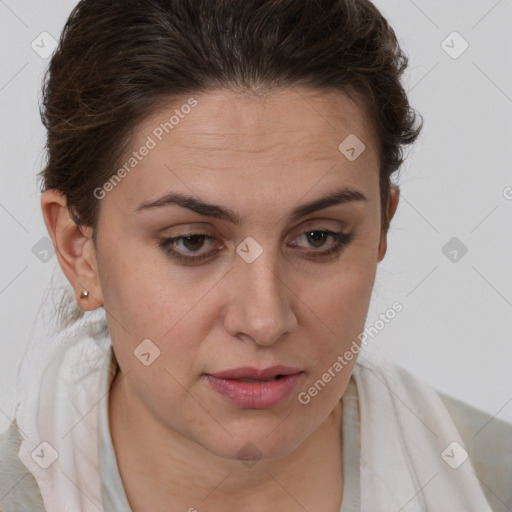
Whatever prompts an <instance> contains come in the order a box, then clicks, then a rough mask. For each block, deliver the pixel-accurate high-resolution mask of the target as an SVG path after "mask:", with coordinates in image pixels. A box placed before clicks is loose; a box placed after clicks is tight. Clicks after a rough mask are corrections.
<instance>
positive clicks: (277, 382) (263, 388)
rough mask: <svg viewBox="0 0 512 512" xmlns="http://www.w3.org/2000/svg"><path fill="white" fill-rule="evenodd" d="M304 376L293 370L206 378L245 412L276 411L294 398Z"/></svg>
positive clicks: (253, 370) (227, 373)
mask: <svg viewBox="0 0 512 512" xmlns="http://www.w3.org/2000/svg"><path fill="white" fill-rule="evenodd" d="M303 375H304V373H303V372H302V371H301V370H300V369H298V368H292V367H290V366H272V367H270V368H265V369H257V368H251V367H243V368H236V369H233V370H226V371H222V372H217V373H213V374H206V375H204V379H205V380H206V382H207V383H208V384H209V386H210V387H211V389H213V390H214V391H216V392H217V393H219V394H220V395H222V396H223V397H224V398H226V399H228V400H229V401H230V402H231V403H233V404H235V405H236V406H238V407H241V408H245V409H267V408H270V407H275V406H277V405H278V404H280V403H281V402H283V401H284V400H285V399H286V398H288V397H289V396H290V394H291V393H292V391H293V390H294V389H295V388H296V386H297V384H298V382H299V381H300V380H301V378H302V376H303Z"/></svg>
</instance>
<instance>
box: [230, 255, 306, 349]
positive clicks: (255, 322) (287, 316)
mask: <svg viewBox="0 0 512 512" xmlns="http://www.w3.org/2000/svg"><path fill="white" fill-rule="evenodd" d="M235 266H236V267H237V268H236V269H233V270H234V271H233V272H231V277H230V283H229V286H230V288H231V292H232V293H230V294H229V295H230V303H229V304H227V309H226V310H225V313H224V325H225V328H226V330H227V331H228V332H229V333H230V334H231V335H232V336H236V337H239V338H240V337H241V338H249V339H251V340H252V341H253V342H254V343H256V344H258V345H260V346H266V347H268V346H271V345H273V344H275V343H276V342H277V341H279V339H281V338H282V336H283V335H284V334H286V333H289V332H293V331H294V330H295V328H296V326H297V318H296V316H295V313H294V311H293V303H291V302H290V301H291V300H293V299H292V297H294V295H293V293H292V292H291V290H290V288H291V287H290V286H289V284H288V283H286V282H285V280H284V279H283V276H281V275H279V269H278V268H277V266H276V265H275V264H273V258H272V256H271V255H270V254H268V253H267V254H266V253H265V252H264V253H263V254H262V255H260V256H259V257H258V258H257V259H256V260H255V261H253V262H252V263H247V262H246V261H244V260H242V259H241V258H240V259H239V260H238V261H237V262H236V263H235Z"/></svg>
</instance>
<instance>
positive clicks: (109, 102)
mask: <svg viewBox="0 0 512 512" xmlns="http://www.w3.org/2000/svg"><path fill="white" fill-rule="evenodd" d="M406 67H407V57H406V56H405V55H404V53H403V52H402V50H401V48H400V46H399V44H398V41H397V38H396V36H395V33H394V31H393V29H392V28H391V27H390V26H389V24H388V22H387V21H386V19H385V18H384V17H383V16H382V14H381V13H380V12H379V10H378V9H377V8H376V7H375V6H374V5H373V4H372V3H371V2H370V1H368V0H321V1H318V0H82V1H81V2H79V3H78V5H77V6H76V7H75V9H74V10H73V12H72V13H71V15H70V17H69V19H68V21H67V23H66V25H65V27H64V30H63V32H62V35H61V38H60V42H59V46H58V48H57V50H56V52H55V54H54V55H53V57H52V59H51V62H50V65H49V68H48V70H47V73H46V76H45V81H44V85H43V102H42V106H41V117H42V121H43V123H44V125H45V127H46V129H47V144H46V149H47V162H46V166H45V168H44V169H43V170H42V171H41V173H40V176H41V177H42V179H43V183H42V187H41V190H42V191H43V190H46V189H49V188H55V189H58V190H59V191H61V192H62V193H63V194H64V195H65V196H66V198H67V206H68V209H69V211H70V213H71V214H72V215H73V219H74V220H75V222H76V223H77V224H78V225H80V224H83V225H86V226H91V227H92V228H93V229H94V228H95V227H96V226H97V222H98V214H99V201H98V199H97V198H96V197H95V195H94V193H93V192H94V190H95V189H96V188H97V187H101V186H102V185H103V184H104V183H106V182H107V181H108V180H109V179H110V178H111V177H112V174H113V171H114V169H116V168H117V167H118V166H119V165H120V162H121V158H122V156H123V154H124V153H125V151H126V150H127V147H128V144H129V141H130V136H131V134H132V133H133V131H134V130H135V128H136V127H137V126H138V124H139V123H140V122H141V121H143V120H144V119H145V118H146V117H147V116H148V115H150V114H151V113H152V112H154V110H155V109H157V108H158V106H159V105H160V104H161V103H162V102H163V101H169V100H170V99H172V98H174V97H178V96H183V95H190V94H197V93H200V92H207V91H209V90H212V89H214V88H215V89H219V88H230V89H232V90H235V91H239V92H248V93H254V94H258V93H263V92H268V91H271V90H272V89H277V88H285V87H290V86H294V85H302V86H310V87H312V88H316V89H319V90H333V89H334V90H338V91H340V92H343V93H345V94H347V95H349V96H350V97H352V98H353V99H357V100H358V101H359V104H360V106H361V107H363V108H364V109H365V110H366V112H367V114H368V116H369V119H370V120H371V121H372V123H373V129H374V132H375V134H376V138H377V141H376V142H377V144H378V148H379V150H380V193H381V205H382V207H381V212H382V215H381V219H382V229H383V230H385V231H387V229H388V228H389V219H388V218H387V202H388V198H389V188H390V184H391V182H390V179H391V175H392V174H393V173H394V172H395V171H397V170H398V169H399V167H400V165H401V164H402V162H403V158H404V157H403V148H404V147H405V145H408V144H412V143H413V142H414V141H415V140H416V138H417V137H418V135H419V133H420V131H421V128H422V120H421V116H418V114H416V113H415V111H414V110H413V109H412V108H411V107H410V106H409V102H408V98H407V94H406V92H405V90H404V89H403V87H402V85H401V83H400V79H401V76H402V74H403V71H404V70H405V68H406ZM418 119H419V121H420V122H419V123H418V126H416V124H417V123H416V121H417V120H418ZM94 234H96V232H95V231H94ZM93 240H94V241H96V239H95V236H93ZM73 318H76V314H75V316H74V317H73ZM70 322H72V320H70ZM65 323H66V322H63V324H65ZM68 323H69V322H68Z"/></svg>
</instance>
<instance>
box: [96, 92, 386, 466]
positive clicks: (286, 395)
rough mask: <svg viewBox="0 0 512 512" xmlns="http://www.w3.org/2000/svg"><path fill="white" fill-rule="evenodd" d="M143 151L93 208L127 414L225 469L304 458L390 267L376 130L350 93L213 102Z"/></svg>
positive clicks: (225, 95)
mask: <svg viewBox="0 0 512 512" xmlns="http://www.w3.org/2000/svg"><path fill="white" fill-rule="evenodd" d="M185 105H188V107H186V106H185ZM176 110H177V111H178V112H176ZM173 115H174V116H175V117H174V118H173V119H172V121H170V118H171V117H172V116H173ZM166 122H167V125H165V123H166ZM351 135H356V136H357V138H358V139H359V141H361V142H362V143H364V145H365V149H364V151H363V152H362V153H361V154H360V155H359V153H360V151H361V149H362V146H361V145H360V143H359V142H358V141H357V140H356V139H354V138H353V137H351V138H349V139H348V140H347V141H346V142H345V143H344V145H342V147H341V150H340V149H339V146H340V144H341V143H343V142H344V141H345V139H347V137H349V136H351ZM354 141H355V142H354ZM144 147H145V148H146V150H145V149H141V148H144ZM351 148H353V150H352V149H351ZM131 151H134V152H136V154H135V155H134V154H133V153H132V152H130V153H129V154H127V155H126V159H125V160H126V162H127V164H128V165H127V166H126V167H125V171H126V169H130V170H129V172H126V173H120V175H118V176H123V174H126V175H125V176H124V177H123V179H122V180H121V181H120V182H117V181H116V185H115V186H108V185H107V186H106V187H105V188H104V189H103V190H104V191H105V190H109V191H108V192H106V193H103V192H98V195H99V196H100V195H101V196H102V197H103V196H104V197H103V198H102V199H101V201H100V221H99V226H98V240H97V243H98V245H97V253H96V262H97V276H98V282H97V284H98V287H97V290H96V291H95V292H94V293H95V294H96V296H98V297H101V299H102V301H103V303H104V305H105V309H106V310H107V312H108V321H109V326H110V331H111V336H112V342H113V346H114V350H115V354H116V357H117V359H118V362H119V365H120V368H121V372H122V373H121V375H122V376H124V380H125V382H124V387H125V395H126V396H127V397H128V398H127V399H129V401H130V410H131V411H132V412H133V411H137V412H136V413H134V414H139V415H140V416H141V417H144V416H146V417H152V418H153V419H156V420H158V423H159V424H160V425H162V426H163V427H164V428H165V429H168V431H169V432H170V433H171V434H172V435H177V436H181V437H185V438H187V439H188V440H190V441H192V442H194V443H196V444H198V445H199V446H201V447H203V448H205V449H206V450H208V451H209V452H211V453H214V454H217V455H219V456H222V457H228V458H233V459H235V458H240V454H241V453H243V450H247V449H248V448H247V447H248V446H251V447H252V448H251V449H253V450H254V451H257V452H258V454H259V455H258V456H261V457H263V458H273V457H278V456H283V455H285V454H287V453H289V452H291V450H293V449H294V448H295V447H297V446H298V445H299V444H300V443H301V442H302V441H304V440H305V439H306V437H307V436H308V435H309V434H310V433H312V432H313V431H314V430H315V429H316V428H317V427H318V426H319V425H320V424H321V423H322V422H323V421H324V420H325V419H326V418H327V417H328V416H329V414H330V413H331V412H332V411H333V409H334V408H335V407H336V405H337V403H338V402H339V400H340V397H341V395H342V394H343V392H344V390H345V388H346V386H347V383H348V380H349V378H350V373H351V370H352V367H353V365H354V363H355V358H353V359H352V360H351V361H348V362H347V364H346V366H344V368H343V369H342V370H339V371H335V372H333V371H332V368H333V365H334V364H335V362H336V361H339V360H338V356H343V354H344V353H345V352H346V351H347V350H349V348H350V347H351V346H353V342H354V341H356V342H357V343H359V340H358V338H357V336H358V334H359V333H361V331H362V330H363V329H364V323H365V319H366V315H367V311H368V307H369V301H370V296H371V291H372V287H373V283H374V278H375V271H376V265H377V263H378V261H379V260H380V259H381V258H382V257H383V256H384V252H385V245H384V238H382V237H381V231H380V196H379V179H378V178H379V174H378V157H377V153H376V147H375V140H374V136H373V134H372V132H371V128H370V125H369V123H368V120H367V119H366V117H365V116H364V114H363V112H362V110H361V109H360V108H359V107H358V106H357V105H356V104H354V103H353V102H352V101H350V100H349V99H348V97H347V96H345V95H342V94H340V93H330V94H327V93H319V92H312V91H310V90H307V89H287V90H285V91H281V92H279V93H274V94H273V95H271V96H269V97H268V98H266V99H262V98H256V97H249V96H247V97H242V96H241V95H237V94H235V93H234V92H228V91H217V92H209V93H204V94H198V95H194V96H193V99H191V98H189V97H186V98H184V99H183V101H173V102H172V104H171V105H169V106H167V107H165V108H162V109H160V110H159V111H158V113H157V114H156V115H153V116H151V117H150V118H148V119H146V120H145V122H144V123H143V124H142V125H141V126H139V128H138V129H137V131H136V132H135V134H134V138H133V141H132V143H131ZM358 155H359V156H358ZM131 157H133V158H135V159H136V165H135V160H132V161H131V163H130V158H131ZM132 165H133V166H132ZM335 192H340V194H339V196H338V197H339V201H338V202H337V203H336V204H335V203H332V204H330V206H328V207H325V206H326V205H325V204H324V205H320V207H321V209H306V210H305V211H304V210H303V211H301V207H303V206H304V205H308V204H310V203H314V202H316V201H318V200H320V199H321V198H325V197H327V196H330V195H332V194H333V193H335ZM171 193H172V194H179V195H180V196H181V197H183V198H185V197H189V199H187V200H185V199H183V200H180V204H177V203H173V202H168V203H165V201H164V200H162V198H165V196H166V195H168V194H171ZM343 198H345V199H346V200H345V201H343ZM159 201H160V203H161V204H160V205H159V206H158V205H154V206H152V207H149V206H148V205H149V204H151V203H154V202H156V203H158V202H159ZM199 209H200V211H196V210H199ZM294 212H298V213H296V214H294ZM326 232H327V233H326ZM330 232H332V233H335V234H336V236H333V235H331V234H329V233H330ZM192 235H195V236H192ZM203 235H206V236H203ZM180 237H184V238H180ZM186 237H191V238H186ZM336 237H338V238H336ZM171 238H173V239H175V240H174V241H172V240H168V239H171ZM338 240H339V241H338ZM148 340H150V341H148ZM275 366H284V367H286V368H280V369H279V368H277V369H271V370H270V373H269V374H268V375H263V374H261V375H258V374H257V373H250V372H249V371H248V370H247V368H251V369H253V370H254V371H256V370H264V369H268V368H271V367H275ZM239 368H246V370H241V372H240V373H238V374H234V375H231V377H238V379H235V380H234V381H233V380H228V379H227V378H221V377H218V378H214V377H211V376H212V374H219V373H222V372H227V371H228V370H229V371H230V370H234V369H239ZM337 368H338V369H339V366H338V367H337ZM329 369H331V379H330V382H328V383H326V384H325V386H323V387H322V389H321V391H318V392H317V393H316V394H315V393H314V392H313V393H309V392H308V390H309V389H310V388H311V387H312V386H313V385H314V383H315V382H317V381H318V380H319V379H322V375H323V374H325V373H326V372H328V370H329ZM278 373H285V374H291V375H290V376H288V377H286V378H284V379H283V378H280V379H278V380H277V381H275V380H272V382H263V381H264V380H266V379H263V378H262V377H266V378H267V379H268V378H270V377H273V376H274V375H275V374H278ZM333 373H334V376H333ZM224 377H229V375H227V376H226V375H225V376H224ZM258 377H260V378H258ZM244 378H245V379H249V378H252V379H254V380H255V381H253V382H251V381H244V380H245V379H244ZM241 379H244V380H241ZM317 387H318V385H317ZM301 397H302V399H301ZM307 397H309V399H308V398H307ZM306 402H307V403H306ZM148 415H149V416H148ZM248 443H251V444H250V445H249V444H248ZM254 447H256V448H254Z"/></svg>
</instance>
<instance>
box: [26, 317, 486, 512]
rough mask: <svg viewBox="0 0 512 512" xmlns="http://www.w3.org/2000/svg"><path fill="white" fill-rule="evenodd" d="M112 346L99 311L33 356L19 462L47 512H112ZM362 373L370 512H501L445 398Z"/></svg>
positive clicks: (365, 368) (391, 370)
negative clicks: (106, 492)
mask: <svg viewBox="0 0 512 512" xmlns="http://www.w3.org/2000/svg"><path fill="white" fill-rule="evenodd" d="M110 346H111V341H110V337H109V333H108V327H107V321H106V317H105V311H104V309H103V308H99V309H97V310H95V311H90V312H86V313H85V314H84V316H83V317H82V318H80V319H79V320H78V321H77V322H76V323H75V324H73V325H72V326H70V327H68V328H67V329H65V330H64V331H62V332H60V333H59V334H57V335H55V334H54V335H52V334H49V335H47V336H46V337H45V338H44V339H43V340H38V342H37V343H34V344H33V346H29V348H28V350H27V352H26V355H25V358H24V361H23V365H22V367H21V369H20V376H19V386H18V388H19V393H20V404H19V406H18V409H17V413H16V416H17V422H18V426H19V428H20V431H21V433H22V435H23V437H24V440H23V442H22V444H21V447H20V450H19V456H20V459H21V460H22V462H23V463H24V465H25V466H26V467H27V469H28V470H29V471H30V472H31V473H32V474H33V475H34V477H35V479H36V481H37V483H38V485H39V488H40V490H41V495H42V498H43V501H44V506H45V509H46V511H47V512H66V511H69V512H78V511H80V512H98V511H103V507H102V504H101V482H100V475H99V460H98V446H99V445H98V443H99V426H98V418H99V409H98V405H99V403H100V401H101V400H105V399H107V397H106V396H100V383H101V375H102V373H103V372H105V371H106V365H108V364H109V363H110V352H109V351H110ZM353 372H354V379H355V382H356V385H357V390H358V397H359V407H360V422H361V464H360V466H361V467H360V470H361V508H362V512H390V511H393V512H413V511H414V512H419V511H421V512H445V511H446V512H456V511H457V510H460V511H464V512H492V511H491V508H490V507H489V505H488V503H487V501H486V499H485V497H484V494H483V492H482V490H481V488H480V486H479V483H478V480H477V478H476V476H475V475H474V472H473V468H472V465H471V462H470V460H469V459H466V460H465V461H464V462H462V463H461V461H462V460H463V459H464V457H465V455H464V454H465V452H464V448H463V443H462V441H461V439H460V436H459V434H458V432H457V430H456V427H455V425H454V424H453V421H452V420H451V417H450V415H449V413H448V411H447V410H446V408H445V407H444V405H443V404H442V402H441V399H440V398H439V396H438V395H437V392H436V391H435V390H434V389H433V388H431V387H430V386H428V385H426V384H425V383H423V382H422V381H420V380H419V379H417V378H415V377H413V376H412V375H410V374H409V373H408V372H406V371H405V370H403V369H401V368H399V367H397V366H395V365H392V364H389V363H386V362H384V361H382V360H380V359H379V360H377V359H373V360H372V358H371V357H370V356H368V355H364V353H363V352H362V353H361V354H360V355H359V359H358V362H357V363H356V366H355V367H354V370H353ZM42 443H44V444H42ZM443 452H444V457H443V456H442V453H443ZM55 455H57V458H56V459H55ZM54 459H55V460H54ZM50 463H51V464H50ZM46 466H48V467H46Z"/></svg>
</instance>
